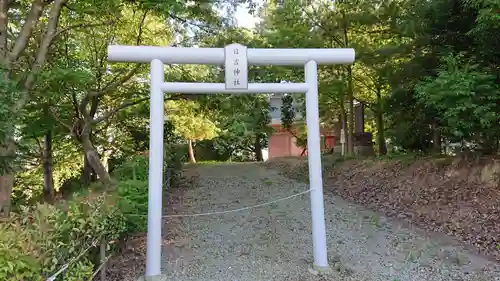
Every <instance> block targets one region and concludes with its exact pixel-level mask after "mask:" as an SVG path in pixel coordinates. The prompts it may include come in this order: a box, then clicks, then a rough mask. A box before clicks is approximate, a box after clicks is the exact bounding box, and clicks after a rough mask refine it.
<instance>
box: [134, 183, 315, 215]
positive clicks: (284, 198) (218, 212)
mask: <svg viewBox="0 0 500 281" xmlns="http://www.w3.org/2000/svg"><path fill="white" fill-rule="evenodd" d="M312 190H315V189H314V188H311V189H308V190H306V191H302V192H299V193H296V194H293V195H290V196H287V197H283V198H279V199H276V200H273V201H269V202H266V203H262V204H257V205H253V206H248V207H243V208H238V209H233V210H227V211H214V212H208V213H198V214H182V215H165V216H163V218H178V217H200V216H210V215H221V214H228V213H235V212H241V211H246V210H250V209H255V208H259V207H263V206H267V205H271V204H274V203H277V202H280V201H284V200H288V199H292V198H294V197H297V196H300V195H303V194H306V193H309V192H311V191H312ZM127 215H129V216H141V217H146V216H147V215H139V214H127Z"/></svg>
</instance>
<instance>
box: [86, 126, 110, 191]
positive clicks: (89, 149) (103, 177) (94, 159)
mask: <svg viewBox="0 0 500 281" xmlns="http://www.w3.org/2000/svg"><path fill="white" fill-rule="evenodd" d="M81 140H82V146H83V151H84V153H85V157H86V158H87V160H88V162H89V165H90V167H92V169H93V170H94V171H95V173H96V174H97V176H98V177H99V180H100V181H101V182H102V183H103V184H104V185H106V186H109V185H110V184H111V177H110V176H109V173H108V171H107V170H106V167H104V165H103V164H102V162H101V159H100V158H99V153H97V149H96V148H95V146H94V145H93V144H92V141H91V140H90V136H89V135H88V134H86V135H82V137H81Z"/></svg>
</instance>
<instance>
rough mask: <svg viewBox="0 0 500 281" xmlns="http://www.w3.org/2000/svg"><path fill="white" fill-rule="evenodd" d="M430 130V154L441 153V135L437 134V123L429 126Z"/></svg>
mask: <svg viewBox="0 0 500 281" xmlns="http://www.w3.org/2000/svg"><path fill="white" fill-rule="evenodd" d="M431 130H432V152H434V153H441V134H440V133H439V126H438V125H437V122H433V123H432V124H431Z"/></svg>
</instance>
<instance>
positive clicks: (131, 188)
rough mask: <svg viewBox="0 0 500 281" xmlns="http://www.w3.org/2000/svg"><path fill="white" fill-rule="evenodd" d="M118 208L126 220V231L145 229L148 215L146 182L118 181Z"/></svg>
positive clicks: (132, 231) (134, 231) (133, 231)
mask: <svg viewBox="0 0 500 281" xmlns="http://www.w3.org/2000/svg"><path fill="white" fill-rule="evenodd" d="M118 196H119V197H120V200H119V205H118V206H119V208H120V210H121V211H122V213H123V214H124V217H125V219H126V222H127V233H136V232H141V231H146V228H147V215H148V183H147V182H146V181H140V180H127V181H122V182H120V183H118Z"/></svg>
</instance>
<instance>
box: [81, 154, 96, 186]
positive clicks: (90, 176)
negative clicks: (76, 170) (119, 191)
mask: <svg viewBox="0 0 500 281" xmlns="http://www.w3.org/2000/svg"><path fill="white" fill-rule="evenodd" d="M80 180H81V181H82V182H83V183H84V184H90V183H91V182H92V181H95V180H97V177H96V175H95V172H94V169H93V168H92V166H91V165H90V161H89V158H88V157H87V155H86V154H85V153H84V154H83V170H82V175H81V176H80Z"/></svg>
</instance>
